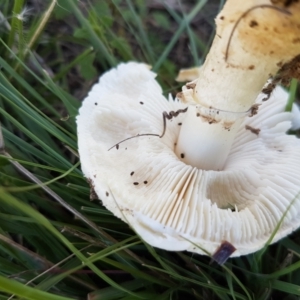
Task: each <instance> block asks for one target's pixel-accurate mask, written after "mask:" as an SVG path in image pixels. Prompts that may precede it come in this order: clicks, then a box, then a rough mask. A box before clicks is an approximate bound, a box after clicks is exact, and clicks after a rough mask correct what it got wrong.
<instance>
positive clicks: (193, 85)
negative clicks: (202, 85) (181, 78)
mask: <svg viewBox="0 0 300 300" xmlns="http://www.w3.org/2000/svg"><path fill="white" fill-rule="evenodd" d="M185 86H186V88H187V89H188V90H192V89H194V88H195V86H196V83H192V82H190V83H187V84H186V85H185Z"/></svg>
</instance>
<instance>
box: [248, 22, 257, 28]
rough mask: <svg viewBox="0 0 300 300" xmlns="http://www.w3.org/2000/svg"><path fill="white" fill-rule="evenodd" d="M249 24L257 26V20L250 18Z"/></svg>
mask: <svg viewBox="0 0 300 300" xmlns="http://www.w3.org/2000/svg"><path fill="white" fill-rule="evenodd" d="M249 26H250V27H251V28H253V27H256V26H258V23H257V21H255V20H251V21H250V23H249Z"/></svg>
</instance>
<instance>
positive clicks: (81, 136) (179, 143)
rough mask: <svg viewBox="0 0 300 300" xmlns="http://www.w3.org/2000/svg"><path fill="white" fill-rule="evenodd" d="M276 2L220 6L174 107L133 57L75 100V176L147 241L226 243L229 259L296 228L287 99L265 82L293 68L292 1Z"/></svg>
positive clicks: (299, 9) (299, 206)
mask: <svg viewBox="0 0 300 300" xmlns="http://www.w3.org/2000/svg"><path fill="white" fill-rule="evenodd" d="M237 2H238V4H237ZM256 2H257V3H258V4H259V5H257V6H255V3H256ZM284 2H285V1H276V3H275V1H272V3H273V4H271V3H270V2H268V1H250V0H241V1H234V0H229V1H227V3H226V5H225V7H224V9H223V11H222V12H221V13H220V14H219V15H218V16H217V33H216V37H215V40H214V42H213V45H212V48H211V51H210V53H209V55H208V57H207V59H206V61H205V63H204V65H203V66H202V68H201V70H200V77H199V78H198V79H197V80H195V81H193V82H191V83H188V84H187V85H186V86H185V87H184V88H183V91H182V93H180V95H179V96H178V98H176V99H174V100H173V99H172V98H171V97H169V101H166V99H165V98H164V96H163V95H162V90H161V87H160V86H159V84H158V83H157V82H156V81H155V74H154V73H153V72H152V71H151V70H149V66H147V65H145V64H142V63H136V62H129V63H126V64H124V63H123V64H120V65H119V66H117V68H114V69H112V70H110V71H108V72H107V73H105V74H104V75H103V76H102V77H100V80H99V83H97V84H95V85H94V87H93V88H92V90H91V91H90V93H89V95H88V96H87V98H86V99H85V100H84V102H83V105H82V107H81V108H80V111H79V116H78V117H77V125H78V147H79V154H80V159H81V164H82V170H83V173H84V175H85V176H86V178H88V180H89V181H90V183H91V184H92V186H93V189H94V191H95V193H96V194H97V195H98V197H99V199H101V201H102V202H103V204H104V205H105V206H106V207H107V208H108V209H109V210H110V211H112V212H113V213H114V214H115V215H116V216H117V217H119V218H121V219H122V220H124V221H125V222H127V223H128V224H130V226H131V227H132V228H133V229H134V230H135V231H136V232H137V233H138V234H139V235H140V236H141V237H142V238H143V239H144V240H145V241H146V242H147V243H149V244H150V245H152V246H155V247H158V248H163V249H166V250H174V251H180V250H188V251H192V252H197V253H201V254H210V255H212V254H213V253H215V252H216V251H219V250H218V249H220V246H221V245H224V244H226V245H227V244H228V243H229V244H231V245H232V246H233V247H232V249H234V250H235V251H234V252H233V254H232V256H240V255H245V254H248V253H251V252H254V251H257V250H259V249H261V248H262V247H263V246H264V245H265V244H266V243H267V242H272V243H273V242H275V241H277V240H279V239H280V238H282V237H284V236H286V235H287V234H289V233H291V232H292V231H293V230H295V229H296V228H298V227H299V226H300V200H299V199H298V198H297V195H298V193H299V186H300V176H299V175H300V174H299V170H300V157H299V152H300V141H299V140H298V139H297V138H296V137H295V136H291V135H287V134H286V131H287V130H288V129H289V128H291V123H292V120H293V118H294V115H293V113H290V112H285V111H284V108H285V105H286V100H287V96H286V92H284V91H283V90H282V88H280V87H278V88H274V87H273V85H274V84H275V83H274V82H275V80H276V82H278V81H280V80H281V81H285V82H286V81H288V74H290V73H289V72H287V73H288V74H285V75H286V76H281V77H280V73H279V75H276V72H277V71H278V70H279V69H280V70H281V71H282V70H283V67H284V66H285V68H287V66H288V68H287V69H291V68H293V67H294V66H295V65H297V64H298V60H297V54H298V52H299V49H298V48H297V47H296V46H294V44H293V41H294V40H295V39H297V35H299V33H300V18H299V13H300V3H294V2H293V3H292V4H290V5H289V6H288V7H286V5H285V4H284ZM253 5H254V6H253ZM236 24H237V25H236ZM253 24H254V25H253ZM250 25H251V26H250ZM266 31H269V32H272V33H271V34H270V36H268V35H267V36H266ZM297 43H298V42H297ZM283 46H284V47H283ZM297 46H299V44H298V45H297ZM271 51H272V53H271ZM297 51H298V52H297ZM295 57H296V58H295ZM279 62H280V64H279ZM252 66H254V67H252ZM284 70H285V69H284ZM270 74H273V79H271V83H270V82H269V83H268V84H267V85H265V82H266V81H267V79H268V77H269V75H270ZM293 74H294V73H293ZM264 85H265V86H264ZM262 90H263V91H264V92H266V91H267V92H268V95H266V94H265V93H260V91H262ZM265 98H268V100H267V101H264V100H265ZM162 133H164V134H162ZM278 224H279V225H280V226H278ZM272 234H274V237H273V239H272V241H270V237H271V236H272ZM224 241H226V242H224ZM222 261H223V258H222Z"/></svg>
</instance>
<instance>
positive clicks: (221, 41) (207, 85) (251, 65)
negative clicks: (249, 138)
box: [175, 0, 300, 170]
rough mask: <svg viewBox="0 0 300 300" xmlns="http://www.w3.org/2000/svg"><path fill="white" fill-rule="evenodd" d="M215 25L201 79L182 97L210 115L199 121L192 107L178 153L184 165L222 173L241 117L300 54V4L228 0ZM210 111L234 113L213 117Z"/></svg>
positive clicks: (185, 91)
mask: <svg viewBox="0 0 300 300" xmlns="http://www.w3.org/2000/svg"><path fill="white" fill-rule="evenodd" d="M216 24H217V31H216V36H215V39H214V42H213V44H212V47H211V49H210V52H209V54H208V55H207V58H206V61H205V63H204V65H203V66H202V68H201V70H200V76H199V78H198V79H197V80H196V81H194V82H193V83H195V84H194V85H193V86H192V85H189V86H188V88H186V89H183V95H182V98H183V101H187V102H189V103H194V104H196V103H197V104H199V105H201V107H202V108H206V110H205V109H202V113H201V114H200V115H201V116H200V118H199V116H198V118H197V113H195V112H196V111H197V105H196V106H191V107H190V108H189V111H188V114H187V115H186V119H185V121H183V125H182V127H181V131H180V134H179V137H178V141H177V147H176V150H175V151H176V153H177V155H178V157H179V158H181V159H182V160H183V161H184V162H185V163H188V164H191V165H193V166H195V167H198V168H202V169H206V170H208V169H212V170H220V169H222V168H223V166H224V163H225V161H226V158H227V155H228V153H229V150H230V148H231V145H232V142H233V140H234V137H235V133H236V131H237V129H238V127H239V125H240V123H241V121H242V120H243V118H244V117H245V116H246V114H245V113H244V114H242V115H241V114H240V113H242V112H247V111H249V110H250V109H251V106H252V105H253V104H254V103H255V100H256V98H257V96H258V95H259V93H260V92H261V90H262V88H263V86H264V85H265V83H266V81H267V79H268V78H269V77H270V76H272V75H275V74H276V72H277V71H278V70H279V69H280V67H282V65H284V64H286V63H287V62H289V61H290V60H291V59H293V58H294V57H295V56H296V55H297V54H299V53H300V39H299V35H300V3H299V1H289V2H287V1H278V0H277V1H275V0H273V1H267V0H264V1H261V0H254V1H253V0H228V1H227V2H226V4H225V6H224V8H223V10H222V11H221V12H220V13H219V15H218V16H217V18H216ZM191 86H192V88H191ZM212 109H213V110H215V111H226V112H231V113H232V114H231V115H230V113H229V116H228V114H226V113H224V114H222V116H221V117H220V116H217V115H215V117H212V116H211V115H210V110H212ZM193 111H194V112H193ZM182 154H183V155H182ZM182 157H183V158H182Z"/></svg>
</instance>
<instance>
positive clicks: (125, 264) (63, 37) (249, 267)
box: [0, 0, 300, 300]
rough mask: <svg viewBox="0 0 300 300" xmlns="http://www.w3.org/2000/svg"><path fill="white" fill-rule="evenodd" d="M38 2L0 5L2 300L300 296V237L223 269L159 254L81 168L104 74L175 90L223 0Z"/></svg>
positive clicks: (199, 53)
mask: <svg viewBox="0 0 300 300" xmlns="http://www.w3.org/2000/svg"><path fill="white" fill-rule="evenodd" d="M150 2H151V4H150ZM30 3H31V6H28V7H27V6H26V1H23V0H14V1H11V0H3V1H1V3H0V11H1V15H0V23H1V26H0V51H1V56H0V65H1V73H0V115H1V117H0V118H1V128H2V135H3V137H1V138H0V150H1V153H0V154H1V155H0V185H1V188H0V201H1V209H0V299H17V298H19V299H45V300H48V299H49V300H50V299H51V300H52V299H53V300H60V299H65V300H67V299H89V300H97V299H101V300H108V299H157V300H160V299H185V298H187V299H225V300H227V299H228V300H229V299H245V300H246V299H258V300H263V299H289V300H292V299H299V296H300V259H299V256H300V240H299V233H298V232H295V233H294V234H292V235H290V236H289V237H287V238H285V239H284V240H282V241H280V242H278V243H276V244H275V245H272V246H270V247H267V248H266V249H264V251H263V252H260V253H255V254H251V255H248V256H245V257H241V258H235V259H230V260H229V261H228V262H227V263H226V264H225V265H223V266H219V265H217V264H216V263H212V264H210V258H209V257H205V256H199V255H193V254H191V253H186V252H167V251H163V250H159V249H155V248H152V247H151V246H149V245H146V244H144V243H143V241H141V240H140V239H139V237H138V236H136V235H135V234H134V233H133V232H132V231H131V230H130V229H129V228H128V227H127V226H124V224H123V223H122V222H121V221H120V220H118V219H117V218H115V217H113V216H112V214H111V213H110V212H108V211H107V210H106V209H104V208H103V207H102V206H101V204H100V203H99V202H91V201H89V186H88V184H87V182H86V180H85V179H84V178H83V176H82V173H81V170H80V166H79V159H78V155H77V152H76V151H77V142H76V124H75V117H76V114H77V110H78V108H79V107H80V101H81V100H82V98H83V97H84V96H85V95H86V93H87V91H88V90H89V89H90V87H91V85H92V84H93V82H95V81H96V80H97V76H98V75H99V74H101V73H102V72H104V71H105V70H108V69H109V68H111V67H113V66H115V65H116V64H117V63H118V62H120V61H128V60H137V61H144V62H147V63H148V64H151V65H152V66H153V68H154V70H155V71H156V72H158V80H159V82H160V83H161V85H162V86H163V88H164V91H165V92H166V94H167V93H168V92H170V91H172V92H174V93H176V92H178V91H179V89H180V86H179V85H178V84H177V83H176V82H175V81H174V78H175V77H176V73H177V71H178V70H179V69H180V68H181V67H191V66H193V65H197V64H200V62H201V61H202V60H203V57H204V56H205V54H206V52H207V49H208V48H209V44H210V41H211V36H212V31H213V17H214V15H215V14H216V12H217V10H218V8H219V7H221V6H222V4H223V3H222V1H221V2H218V1H209V2H208V1H202V0H200V1H197V2H196V3H195V4H194V5H190V4H184V3H185V1H182V2H178V3H177V4H176V7H171V6H167V5H166V4H164V3H165V2H164V1H161V2H160V5H158V6H155V5H154V2H153V3H152V1H149V2H148V1H142V0H135V1H133V0H126V1H120V0H110V1H104V0H98V1H92V0H90V1H89V0H87V1H73V0H59V1H54V0H47V1H38V0H35V1H30ZM146 3H148V4H146ZM28 5H29V4H28ZM151 5H152V6H151ZM203 28H204V29H205V30H204V29H203ZM157 33H159V34H157ZM296 88H297V85H296V83H295V82H293V83H292V93H291V95H293V96H292V97H291V98H293V99H294V98H295V95H296ZM293 99H290V100H293ZM289 103H291V102H289ZM290 107H291V106H290V104H289V106H288V109H290ZM3 142H5V145H4V144H3ZM299 190H300V187H299Z"/></svg>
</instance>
